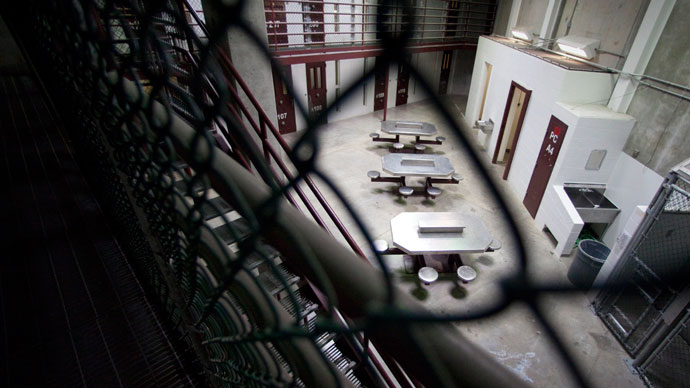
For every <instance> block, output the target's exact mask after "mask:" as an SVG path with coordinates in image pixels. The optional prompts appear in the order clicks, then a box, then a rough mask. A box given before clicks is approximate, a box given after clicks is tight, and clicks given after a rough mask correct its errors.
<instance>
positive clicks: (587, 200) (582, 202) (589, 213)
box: [564, 186, 620, 224]
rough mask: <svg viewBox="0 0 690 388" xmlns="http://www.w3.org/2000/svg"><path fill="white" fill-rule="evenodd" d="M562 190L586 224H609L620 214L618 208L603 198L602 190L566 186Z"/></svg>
mask: <svg viewBox="0 0 690 388" xmlns="http://www.w3.org/2000/svg"><path fill="white" fill-rule="evenodd" d="M564 189H565V192H566V194H568V197H569V198H570V201H571V202H572V203H573V205H574V206H575V210H577V212H578V214H580V217H581V218H582V221H584V222H586V223H597V224H610V223H612V222H613V220H614V219H615V218H616V216H617V215H618V213H619V212H620V209H619V208H618V206H616V205H615V204H613V202H611V201H610V200H609V199H608V198H606V197H605V196H604V191H603V190H602V189H599V188H591V187H578V186H566V187H564Z"/></svg>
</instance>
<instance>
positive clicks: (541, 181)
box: [522, 116, 568, 218]
mask: <svg viewBox="0 0 690 388" xmlns="http://www.w3.org/2000/svg"><path fill="white" fill-rule="evenodd" d="M567 131H568V126H567V125H565V124H564V123H563V122H562V121H561V120H559V119H557V118H556V117H555V116H551V121H549V126H548V127H547V128H546V135H545V136H544V141H543V142H542V143H541V148H540V149H539V156H538V157H537V163H536V164H535V165H534V171H533V172H532V178H531V179H530V181H529V185H528V186H527V194H525V199H524V200H523V201H522V203H523V204H524V205H525V207H526V208H527V211H529V214H530V215H531V216H532V218H534V217H536V216H537V210H539V205H541V200H542V198H543V197H544V191H546V186H547V185H548V183H549V179H550V178H551V172H553V167H554V166H555V165H556V160H557V159H558V153H559V152H560V151H561V145H563V139H564V138H565V133H566V132H567Z"/></svg>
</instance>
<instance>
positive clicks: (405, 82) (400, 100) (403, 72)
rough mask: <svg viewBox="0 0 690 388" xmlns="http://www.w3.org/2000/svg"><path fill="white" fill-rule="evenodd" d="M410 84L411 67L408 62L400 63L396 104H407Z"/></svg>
mask: <svg viewBox="0 0 690 388" xmlns="http://www.w3.org/2000/svg"><path fill="white" fill-rule="evenodd" d="M408 62H409V61H408ZM409 86H410V68H409V66H408V65H407V63H400V64H398V91H397V92H396V95H395V106H399V105H405V104H407V94H408V89H409Z"/></svg>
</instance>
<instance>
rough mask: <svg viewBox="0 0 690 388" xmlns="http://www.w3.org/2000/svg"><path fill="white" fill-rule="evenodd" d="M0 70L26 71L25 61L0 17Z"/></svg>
mask: <svg viewBox="0 0 690 388" xmlns="http://www.w3.org/2000/svg"><path fill="white" fill-rule="evenodd" d="M0 71H1V72H13V73H14V72H28V67H27V65H26V62H24V57H23V56H22V53H21V51H19V47H17V44H16V43H15V41H14V39H13V38H12V35H10V31H9V30H8V29H7V25H6V24H5V21H4V20H3V19H2V17H0Z"/></svg>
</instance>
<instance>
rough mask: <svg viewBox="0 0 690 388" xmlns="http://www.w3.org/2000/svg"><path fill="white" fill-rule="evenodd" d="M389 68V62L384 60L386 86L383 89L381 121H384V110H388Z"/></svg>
mask: <svg viewBox="0 0 690 388" xmlns="http://www.w3.org/2000/svg"><path fill="white" fill-rule="evenodd" d="M390 69H391V66H390V63H388V62H386V88H385V89H384V90H383V121H386V112H387V111H388V72H389V71H390Z"/></svg>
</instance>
